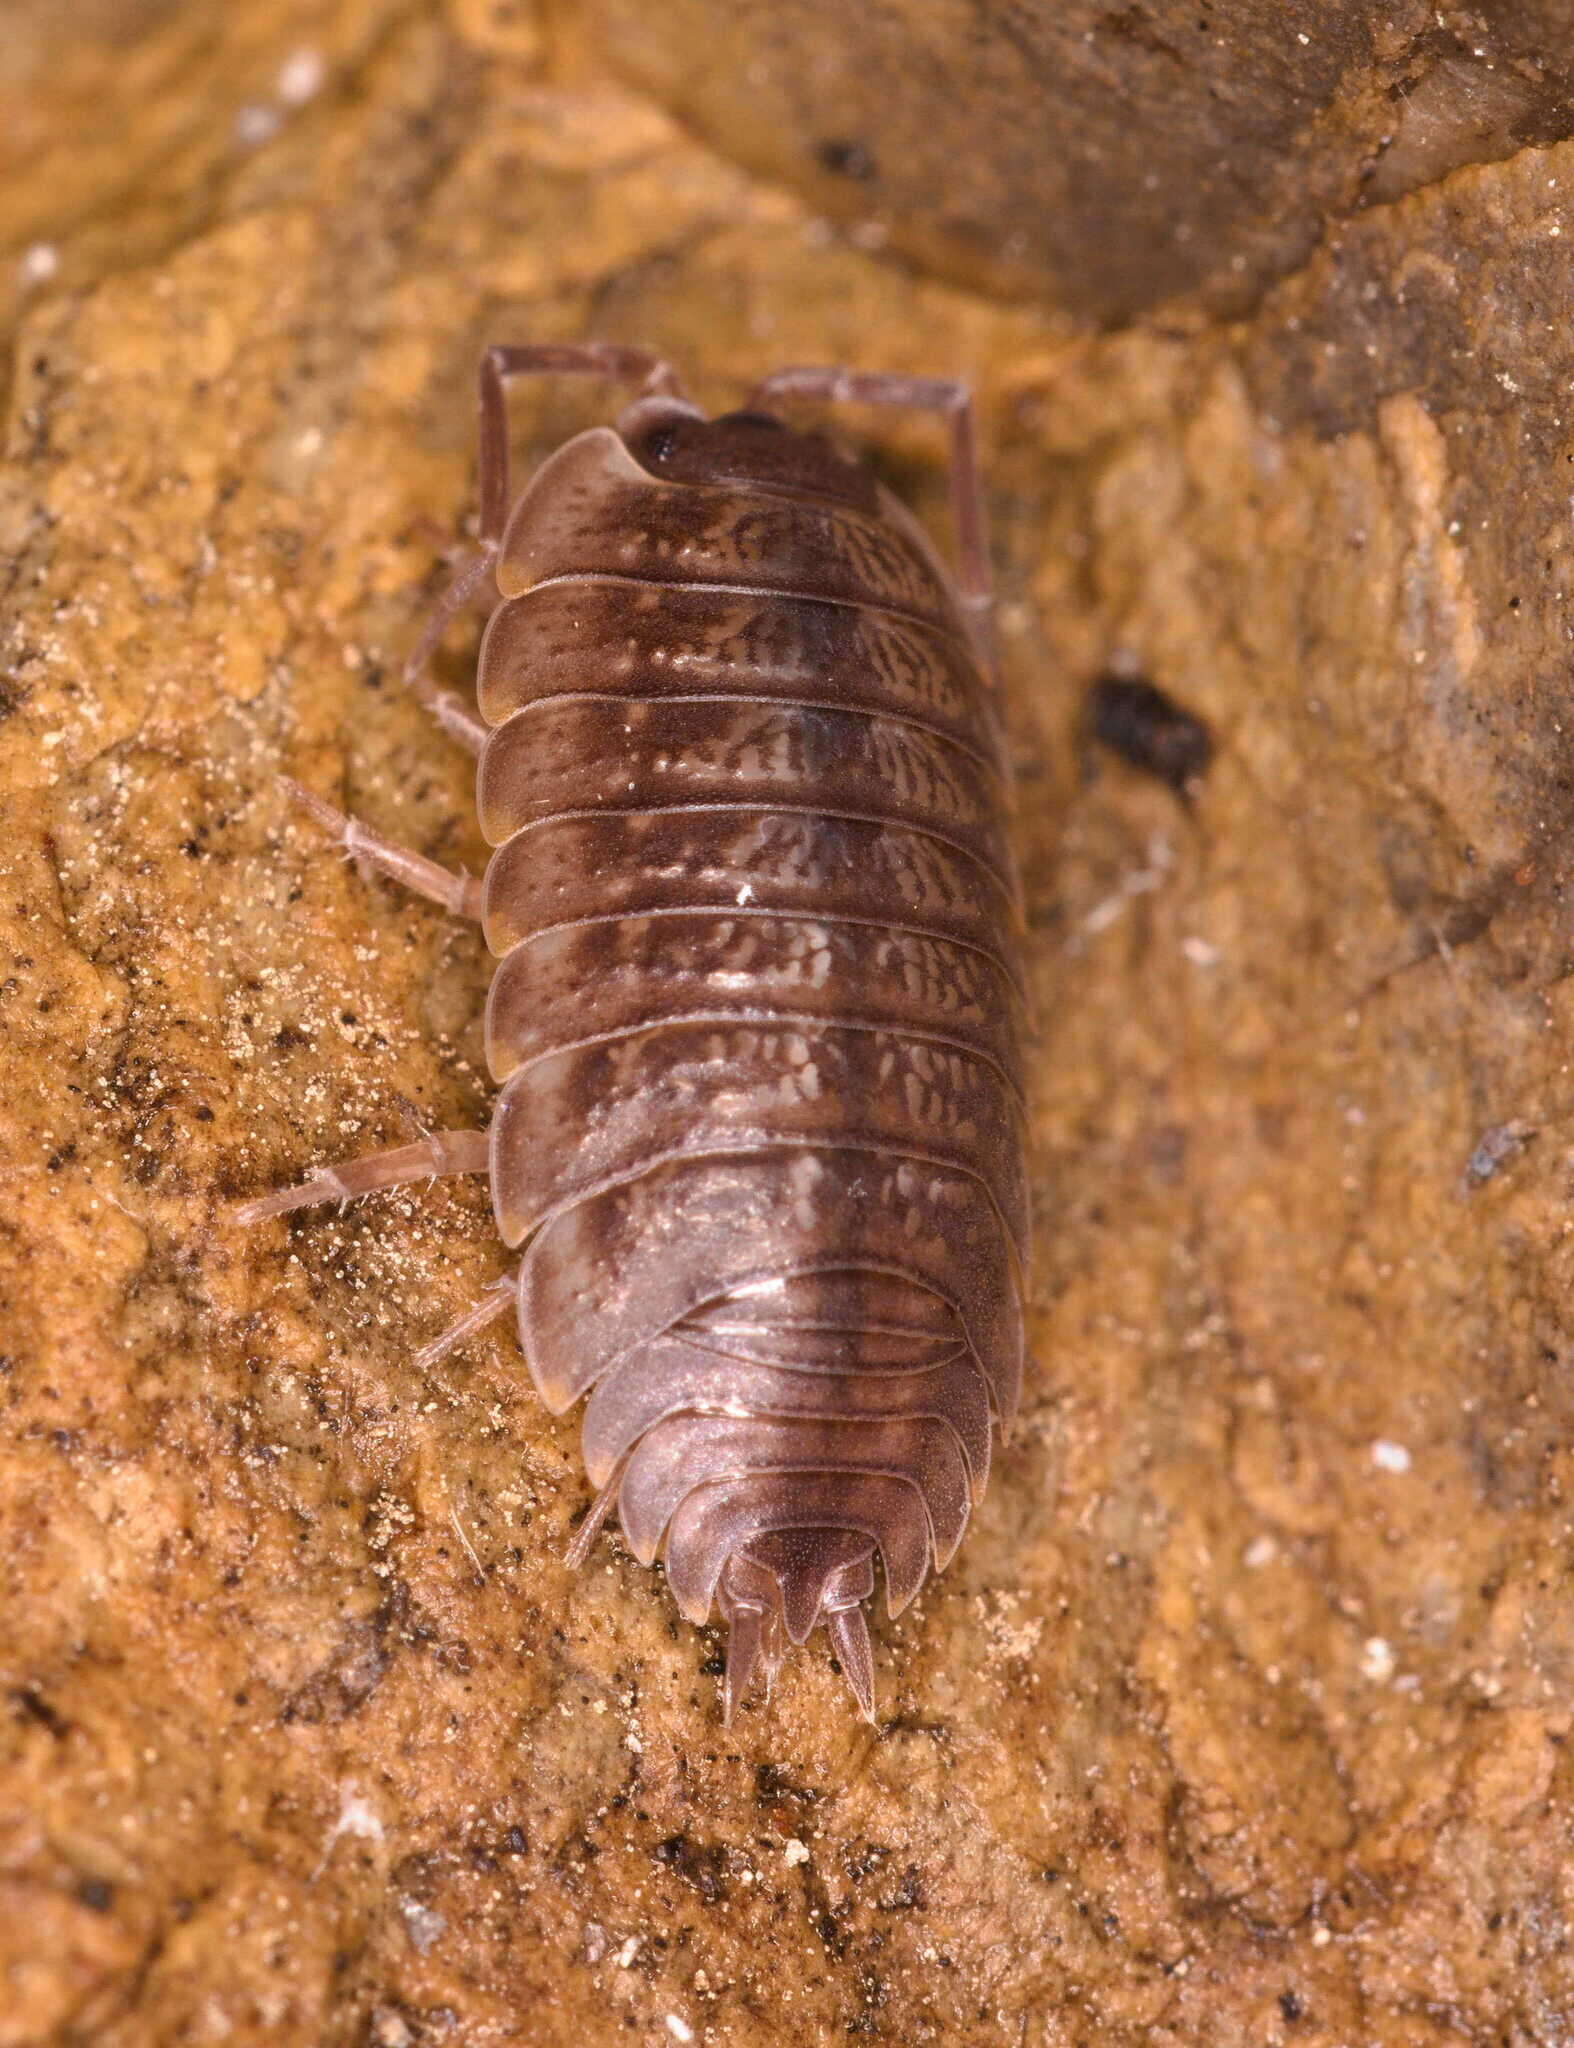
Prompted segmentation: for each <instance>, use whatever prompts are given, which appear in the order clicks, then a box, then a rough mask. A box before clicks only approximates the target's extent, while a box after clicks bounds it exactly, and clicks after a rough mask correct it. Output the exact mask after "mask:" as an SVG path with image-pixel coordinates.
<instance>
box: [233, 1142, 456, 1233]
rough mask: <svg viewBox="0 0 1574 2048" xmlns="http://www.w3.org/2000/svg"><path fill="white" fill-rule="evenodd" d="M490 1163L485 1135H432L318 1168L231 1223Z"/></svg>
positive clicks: (248, 1205) (250, 1205)
mask: <svg viewBox="0 0 1574 2048" xmlns="http://www.w3.org/2000/svg"><path fill="white" fill-rule="evenodd" d="M489 1164H490V1142H489V1139H488V1137H487V1133H486V1132H485V1131H436V1132H434V1133H433V1135H432V1136H431V1137H430V1138H420V1139H418V1140H417V1141H416V1143H415V1144H413V1145H394V1146H391V1147H390V1148H389V1149H388V1150H387V1151H386V1152H363V1153H361V1155H360V1156H359V1157H358V1158H355V1159H341V1160H340V1161H339V1162H338V1163H337V1164H336V1165H333V1166H320V1167H319V1168H318V1169H317V1171H316V1172H315V1173H314V1174H313V1175H312V1176H311V1178H310V1180H303V1181H302V1182H301V1183H300V1184H299V1186H297V1187H292V1188H275V1189H274V1191H273V1193H272V1194H271V1195H262V1196H260V1197H259V1198H258V1199H257V1200H256V1201H255V1202H242V1203H241V1204H240V1205H239V1207H238V1208H237V1209H236V1210H235V1211H234V1216H235V1221H236V1222H237V1223H241V1224H250V1223H262V1222H264V1221H266V1219H267V1218H268V1217H270V1216H284V1215H287V1214H288V1212H289V1211H290V1210H291V1209H310V1208H313V1207H315V1205H316V1204H317V1203H319V1202H352V1201H354V1200H355V1198H356V1196H357V1195H371V1194H375V1193H376V1192H377V1191H378V1190H379V1189H380V1188H400V1187H406V1186H408V1185H409V1183H410V1182H411V1181H417V1180H428V1181H429V1180H437V1179H440V1178H441V1177H442V1176H443V1175H445V1174H453V1173H485V1172H486V1171H487V1168H488V1165H489Z"/></svg>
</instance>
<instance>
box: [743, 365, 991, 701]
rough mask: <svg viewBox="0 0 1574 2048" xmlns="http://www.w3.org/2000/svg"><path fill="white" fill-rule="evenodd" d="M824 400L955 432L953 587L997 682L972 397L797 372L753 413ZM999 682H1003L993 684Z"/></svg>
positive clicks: (952, 387) (899, 382) (776, 379)
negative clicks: (924, 417)
mask: <svg viewBox="0 0 1574 2048" xmlns="http://www.w3.org/2000/svg"><path fill="white" fill-rule="evenodd" d="M782 398H822V399H825V400H827V401H828V402H829V403H831V404H833V405H843V404H858V405H893V406H903V407H906V408H907V409H908V410H909V411H914V412H938V413H941V414H943V415H944V416H945V418H946V419H947V420H948V421H949V423H950V429H951V463H950V485H951V523H952V526H953V528H954V530H955V534H956V586H957V592H958V595H959V596H960V597H961V600H962V606H963V613H964V616H965V617H966V619H967V622H968V625H969V626H970V627H971V629H972V632H973V637H974V640H975V641H976V643H977V645H978V648H979V651H980V653H981V654H982V655H983V657H984V665H985V667H986V668H987V670H988V672H989V674H990V676H991V677H992V678H995V656H994V642H993V634H992V631H991V613H992V611H993V608H994V602H995V592H994V580H993V577H992V574H991V571H990V567H989V527H988V519H987V516H986V514H985V511H984V486H983V479H982V477H981V475H980V473H979V467H978V436H977V433H976V431H975V427H974V419H973V394H972V392H971V391H970V390H969V388H968V387H967V385H965V384H963V383H961V382H959V381H958V380H957V379H955V378H951V377H902V376H897V375H894V374H889V373H887V372H884V371H876V370H839V369H830V368H827V369H820V368H795V369H786V370H775V371H773V372H772V373H771V375H770V376H769V377H767V378H766V379H765V380H764V382H763V383H762V384H759V385H757V386H756V387H755V389H754V390H753V391H752V392H751V393H750V394H749V397H748V399H747V401H746V403H747V405H748V407H749V408H750V410H753V409H754V408H756V407H760V406H765V405H768V404H769V403H770V402H771V401H772V400H773V399H782ZM996 680H998V678H996Z"/></svg>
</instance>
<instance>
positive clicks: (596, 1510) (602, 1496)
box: [563, 1458, 628, 1572]
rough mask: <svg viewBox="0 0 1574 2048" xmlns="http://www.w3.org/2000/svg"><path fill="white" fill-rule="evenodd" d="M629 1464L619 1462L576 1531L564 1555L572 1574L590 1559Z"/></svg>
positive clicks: (624, 1461) (624, 1460)
mask: <svg viewBox="0 0 1574 2048" xmlns="http://www.w3.org/2000/svg"><path fill="white" fill-rule="evenodd" d="M627 1463H628V1460H627V1458H620V1459H619V1460H618V1465H617V1470H616V1471H615V1472H614V1473H613V1475H612V1477H611V1478H610V1479H609V1480H608V1481H607V1483H606V1485H605V1486H604V1487H602V1489H601V1491H600V1492H599V1493H598V1494H597V1495H596V1498H595V1499H594V1501H593V1502H592V1503H591V1507H590V1513H589V1514H588V1515H586V1517H585V1519H584V1520H583V1521H582V1522H581V1523H580V1525H579V1527H578V1528H577V1529H576V1530H575V1531H574V1540H573V1542H572V1543H571V1544H570V1545H569V1546H568V1548H567V1550H565V1551H564V1553H563V1562H564V1563H565V1564H566V1565H567V1566H568V1568H569V1570H570V1571H571V1572H577V1571H578V1570H579V1568H580V1566H581V1565H582V1564H583V1563H584V1562H585V1559H586V1558H587V1557H589V1555H590V1550H591V1545H592V1544H593V1543H594V1542H595V1540H596V1538H597V1537H598V1536H599V1535H600V1533H601V1525H602V1523H603V1522H604V1521H605V1520H606V1519H607V1516H608V1515H609V1514H610V1513H611V1512H612V1506H613V1503H614V1502H615V1501H616V1499H617V1497H618V1488H619V1487H620V1486H621V1485H622V1484H623V1468H624V1466H625V1465H626V1464H627Z"/></svg>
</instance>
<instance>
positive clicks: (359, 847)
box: [279, 775, 481, 923]
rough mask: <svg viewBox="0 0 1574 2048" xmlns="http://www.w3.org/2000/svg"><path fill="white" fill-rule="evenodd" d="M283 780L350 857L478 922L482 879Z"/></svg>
mask: <svg viewBox="0 0 1574 2048" xmlns="http://www.w3.org/2000/svg"><path fill="white" fill-rule="evenodd" d="M279 780H280V781H281V782H282V783H283V784H284V786H285V788H286V789H287V790H288V791H289V792H290V795H291V796H292V797H294V799H295V801H296V802H297V803H298V804H301V805H303V806H304V807H305V808H306V809H307V810H308V811H310V812H311V814H312V816H313V817H314V818H315V819H316V820H317V822H318V824H319V825H321V826H322V828H323V830H324V831H325V832H329V833H331V834H332V835H333V837H334V839H335V840H337V842H338V844H339V846H340V847H341V848H342V849H343V851H344V856H345V858H346V860H364V861H369V862H370V863H371V865H372V866H373V867H374V868H380V869H381V870H382V872H383V873H384V874H385V875H391V876H392V877H393V879H394V880H395V881H396V882H403V884H404V885H405V887H406V888H407V889H413V890H414V891H415V893H416V894H417V895H418V896H425V897H427V898H429V899H430V901H431V902H433V903H440V904H441V905H442V906H443V908H444V909H445V910H449V911H452V912H453V914H454V916H455V917H468V918H472V919H474V920H475V921H476V922H477V923H479V922H480V919H481V884H480V883H479V882H478V881H477V880H476V879H475V877H474V876H473V875H466V874H455V873H454V871H453V870H452V868H445V867H439V865H438V864H437V862H436V861H435V860H428V859H427V857H426V855H425V854H424V853H417V852H415V850H414V849H413V848H412V847H408V846H400V845H399V844H397V842H396V841H394V840H392V839H384V838H383V836H382V834H381V833H380V832H374V831H373V830H372V829H371V827H370V826H369V825H363V824H362V823H361V821H360V819H359V818H351V817H349V816H347V815H346V814H345V812H343V811H341V810H338V809H336V808H335V806H334V805H332V804H331V803H329V802H328V801H327V800H326V799H325V798H323V797H320V796H317V795H316V794H315V793H314V792H313V791H312V790H309V789H306V788H304V787H303V786H302V785H301V784H300V783H298V782H294V781H292V780H291V779H290V777H289V776H288V775H282V776H280V778H279Z"/></svg>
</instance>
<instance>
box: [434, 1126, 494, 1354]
mask: <svg viewBox="0 0 1574 2048" xmlns="http://www.w3.org/2000/svg"><path fill="white" fill-rule="evenodd" d="M476 1135H477V1136H478V1137H480V1138H481V1140H482V1142H483V1144H484V1143H485V1142H486V1139H485V1133H484V1132H477V1133H476ZM518 1292H519V1283H518V1276H517V1275H516V1274H513V1273H505V1274H504V1275H503V1277H502V1279H501V1280H494V1281H493V1282H492V1284H491V1286H490V1287H489V1288H488V1289H487V1290H486V1292H485V1294H483V1295H482V1297H481V1299H480V1300H479V1301H478V1302H476V1303H475V1304H474V1306H473V1307H471V1308H467V1309H466V1310H465V1312H464V1314H463V1315H462V1316H460V1317H459V1318H458V1319H457V1321H455V1322H452V1323H450V1324H449V1325H448V1328H447V1329H446V1330H444V1331H443V1333H442V1335H441V1336H438V1337H434V1338H433V1339H432V1341H431V1343H430V1344H426V1345H423V1346H422V1348H421V1349H420V1350H419V1351H418V1352H417V1353H416V1354H415V1364H416V1366H417V1367H418V1368H419V1369H420V1370H422V1371H424V1370H425V1368H426V1367H427V1366H429V1365H435V1364H436V1363H437V1361H438V1359H440V1358H446V1357H447V1355H448V1353H449V1352H450V1351H455V1350H457V1349H458V1347H459V1346H460V1345H461V1344H464V1343H467V1342H468V1341H469V1339H470V1338H472V1337H473V1336H474V1335H475V1333H476V1331H477V1330H484V1329H485V1328H486V1326H487V1324H488V1323H495V1322H496V1321H497V1319H498V1317H499V1316H500V1315H502V1314H503V1312H504V1311H505V1309H508V1308H511V1307H512V1306H513V1304H514V1301H515V1300H516V1299H517V1297H518Z"/></svg>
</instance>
